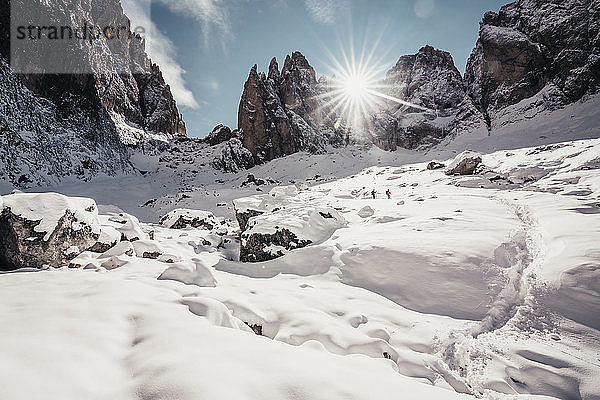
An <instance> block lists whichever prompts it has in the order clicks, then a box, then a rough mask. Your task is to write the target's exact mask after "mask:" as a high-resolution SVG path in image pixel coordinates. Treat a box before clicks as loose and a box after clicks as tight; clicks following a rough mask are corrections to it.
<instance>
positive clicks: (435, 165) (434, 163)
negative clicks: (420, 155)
mask: <svg viewBox="0 0 600 400" xmlns="http://www.w3.org/2000/svg"><path fill="white" fill-rule="evenodd" d="M444 167H445V165H444V164H442V163H441V162H437V161H431V162H430V163H429V164H427V169H428V170H430V171H432V170H435V169H442V168H444Z"/></svg>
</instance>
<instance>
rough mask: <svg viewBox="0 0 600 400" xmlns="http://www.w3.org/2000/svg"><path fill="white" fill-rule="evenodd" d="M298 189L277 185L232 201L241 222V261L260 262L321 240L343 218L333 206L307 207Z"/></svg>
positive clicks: (340, 223)
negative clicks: (267, 190) (260, 193)
mask: <svg viewBox="0 0 600 400" xmlns="http://www.w3.org/2000/svg"><path fill="white" fill-rule="evenodd" d="M298 193H299V192H298V189H297V188H296V187H295V186H293V185H290V186H278V187H275V188H273V189H271V191H270V192H269V193H268V194H264V195H258V196H251V197H245V198H241V199H236V200H234V208H235V213H236V218H237V220H238V222H239V224H240V230H241V233H240V239H241V246H240V261H243V262H259V261H267V260H271V259H274V258H277V257H281V256H283V255H284V254H286V253H288V252H289V251H292V250H295V249H299V248H302V247H305V246H307V245H309V244H316V243H321V242H323V241H324V240H326V239H328V238H329V237H330V236H331V235H332V234H333V232H334V231H335V230H337V229H339V228H341V227H343V226H345V225H346V220H345V219H344V217H343V216H342V215H341V214H339V213H338V212H337V211H336V210H334V209H332V208H315V207H308V206H306V205H305V204H304V203H303V202H301V201H299V200H298V198H297V195H298Z"/></svg>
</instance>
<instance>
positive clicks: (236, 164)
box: [211, 138, 255, 172]
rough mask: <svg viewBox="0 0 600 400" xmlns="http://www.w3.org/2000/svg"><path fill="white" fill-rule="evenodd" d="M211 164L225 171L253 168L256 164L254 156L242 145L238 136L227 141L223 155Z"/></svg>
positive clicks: (222, 151)
mask: <svg viewBox="0 0 600 400" xmlns="http://www.w3.org/2000/svg"><path fill="white" fill-rule="evenodd" d="M211 165H212V166H213V167H214V168H215V169H218V170H220V171H223V172H238V171H240V170H243V169H249V168H252V167H253V166H254V165H255V161H254V156H253V155H252V153H251V152H250V151H249V150H248V149H247V148H245V147H244V146H243V145H242V142H241V141H240V140H239V139H238V138H233V139H230V140H228V141H227V142H225V144H224V147H223V149H222V150H221V156H220V157H218V158H215V159H214V160H213V161H212V162H211Z"/></svg>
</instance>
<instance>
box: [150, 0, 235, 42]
mask: <svg viewBox="0 0 600 400" xmlns="http://www.w3.org/2000/svg"><path fill="white" fill-rule="evenodd" d="M155 1H157V2H159V3H162V4H163V5H165V6H167V8H168V9H169V11H171V12H172V13H174V14H178V15H180V16H183V17H192V18H193V19H194V20H196V21H197V22H198V23H199V24H200V27H201V29H202V36H203V39H204V47H205V48H209V47H210V46H211V45H212V44H215V43H216V42H219V44H221V45H222V46H225V45H226V43H227V42H229V41H230V40H232V39H233V36H234V35H233V30H232V28H231V21H230V15H229V11H228V9H227V5H226V4H225V3H226V0H155Z"/></svg>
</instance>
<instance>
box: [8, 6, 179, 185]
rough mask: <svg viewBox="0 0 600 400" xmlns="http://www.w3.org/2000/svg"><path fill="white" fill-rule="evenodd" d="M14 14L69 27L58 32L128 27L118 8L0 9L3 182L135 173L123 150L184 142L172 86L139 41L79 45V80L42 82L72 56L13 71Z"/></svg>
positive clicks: (67, 76)
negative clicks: (153, 141)
mask: <svg viewBox="0 0 600 400" xmlns="http://www.w3.org/2000/svg"><path fill="white" fill-rule="evenodd" d="M11 6H12V7H13V8H14V9H20V10H21V14H22V15H20V16H21V17H24V18H25V17H27V13H28V12H31V13H32V14H33V17H32V18H31V21H35V20H37V19H36V18H37V17H36V16H35V15H36V13H41V14H39V15H45V16H46V17H47V18H54V19H56V21H57V22H61V21H62V22H64V23H56V24H54V25H56V26H61V25H70V24H71V21H77V23H78V24H79V23H83V21H86V22H87V23H89V24H96V23H101V24H102V26H108V25H110V26H128V24H129V20H128V19H127V17H126V16H125V15H124V14H123V9H122V7H121V4H120V1H119V0H109V1H96V0H80V1H79V0H78V1H73V0H59V1H52V2H47V1H41V0H33V1H31V0H11V1H4V2H2V3H1V4H0V27H1V28H0V41H1V42H2V44H3V45H2V46H1V47H0V87H2V91H1V94H0V132H2V135H0V177H2V178H4V179H5V180H6V181H7V182H8V183H10V184H12V185H14V186H20V187H34V186H48V185H53V184H56V183H58V182H61V181H63V180H65V179H78V180H89V179H91V178H93V177H94V176H97V175H98V174H107V175H110V176H114V175H118V174H123V173H132V172H133V171H134V169H133V168H132V166H131V164H130V163H129V154H128V151H127V148H126V147H125V145H133V144H136V143H138V142H139V141H141V140H145V139H147V138H149V137H158V138H161V139H163V140H165V139H170V138H174V137H181V136H185V134H186V128H185V124H184V122H183V120H182V117H181V114H180V113H179V111H178V109H177V106H176V103H175V100H174V99H173V96H172V93H171V90H170V88H169V86H168V85H167V84H166V83H165V81H164V79H163V76H162V73H161V71H160V69H159V67H158V66H157V65H156V64H153V63H152V62H151V60H150V59H149V58H148V56H147V55H146V53H145V50H144V43H143V41H142V40H140V39H139V38H136V37H135V36H134V35H132V36H131V37H130V38H129V39H128V40H123V41H122V42H119V44H117V43H116V41H113V43H111V46H109V43H108V42H107V41H102V40H94V41H93V42H92V41H73V44H72V48H70V50H72V51H71V53H72V55H73V57H72V58H73V60H75V59H77V61H73V63H74V64H75V63H76V62H77V63H81V66H82V67H81V68H80V69H82V70H83V71H82V72H81V73H79V72H77V73H63V74H55V73H48V74H44V73H43V72H44V71H45V67H44V66H45V65H49V64H53V61H56V62H57V63H63V62H64V59H65V53H63V52H61V51H57V52H54V54H49V55H48V58H45V59H43V60H42V62H43V65H38V64H37V63H36V62H37V61H36V60H30V61H28V59H27V57H23V59H21V60H20V62H25V61H28V62H29V63H30V64H31V65H30V67H31V68H32V69H35V70H36V72H37V73H34V74H16V73H15V72H14V70H13V69H11V67H10V65H9V64H10V57H11V54H10V46H8V44H9V43H10V36H9V31H8V27H10V26H11V20H10V8H11ZM48 22H51V21H48ZM75 43H76V44H75ZM5 44H6V46H5ZM68 46H71V44H69V45H68ZM53 57H54V58H53ZM36 66H37V67H36ZM49 72H53V71H49ZM84 72H88V73H84Z"/></svg>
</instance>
